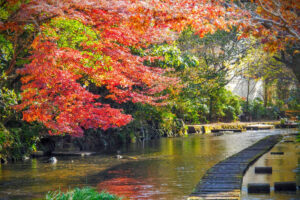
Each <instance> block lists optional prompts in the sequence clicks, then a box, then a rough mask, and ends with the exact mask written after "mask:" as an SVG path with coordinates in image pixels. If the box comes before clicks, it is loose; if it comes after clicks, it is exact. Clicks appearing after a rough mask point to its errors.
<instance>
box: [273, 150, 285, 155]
mask: <svg viewBox="0 0 300 200" xmlns="http://www.w3.org/2000/svg"><path fill="white" fill-rule="evenodd" d="M283 154H284V152H282V151H278V152H276V151H274V152H271V155H283Z"/></svg>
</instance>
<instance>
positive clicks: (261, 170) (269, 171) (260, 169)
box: [254, 167, 272, 174]
mask: <svg viewBox="0 0 300 200" xmlns="http://www.w3.org/2000/svg"><path fill="white" fill-rule="evenodd" d="M254 172H255V173H256V174H272V167H255V168H254Z"/></svg>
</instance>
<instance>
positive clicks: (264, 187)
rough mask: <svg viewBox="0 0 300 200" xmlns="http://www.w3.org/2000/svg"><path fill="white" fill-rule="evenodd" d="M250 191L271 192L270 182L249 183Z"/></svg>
mask: <svg viewBox="0 0 300 200" xmlns="http://www.w3.org/2000/svg"><path fill="white" fill-rule="evenodd" d="M248 193H270V184H269V183H249V184H248Z"/></svg>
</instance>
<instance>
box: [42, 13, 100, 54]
mask: <svg viewBox="0 0 300 200" xmlns="http://www.w3.org/2000/svg"><path fill="white" fill-rule="evenodd" d="M44 34H45V35H46V36H47V37H53V38H58V41H57V42H58V45H59V46H60V47H69V48H73V49H78V48H80V47H81V45H82V43H85V44H87V45H90V44H93V43H94V42H95V40H97V34H96V33H95V31H94V30H93V29H92V28H90V27H88V26H85V25H84V24H83V23H81V22H79V21H78V20H72V19H63V18H56V19H53V20H51V22H50V23H49V25H46V27H45V29H44Z"/></svg>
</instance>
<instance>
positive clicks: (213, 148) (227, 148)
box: [0, 130, 287, 199]
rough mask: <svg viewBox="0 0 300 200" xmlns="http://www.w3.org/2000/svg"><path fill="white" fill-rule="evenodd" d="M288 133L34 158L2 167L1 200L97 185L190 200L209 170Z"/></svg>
mask: <svg viewBox="0 0 300 200" xmlns="http://www.w3.org/2000/svg"><path fill="white" fill-rule="evenodd" d="M283 132H287V130H283V131H282V130H271V131H270V130H268V131H248V132H245V133H240V134H230V135H223V136H218V137H213V136H210V135H200V136H191V137H185V138H162V139H160V140H155V141H150V142H147V143H144V144H131V145H129V146H124V147H123V148H122V150H121V151H122V154H123V155H124V157H125V158H124V159H119V160H118V159H116V158H114V157H113V154H109V153H107V154H99V155H96V156H90V157H58V163H57V164H56V165H52V164H49V163H45V162H44V161H45V160H46V158H44V159H32V160H29V161H26V162H18V163H16V164H5V165H2V166H1V165H0V166H1V168H0V199H1V198H5V199H20V198H22V199H34V198H37V199H38V198H41V197H43V196H45V194H46V193H47V191H49V190H55V189H61V190H63V191H64V190H67V189H70V188H74V187H77V186H79V187H81V186H92V187H96V188H97V189H98V190H99V191H101V190H107V191H109V192H112V193H115V194H118V195H121V196H124V197H127V198H130V199H185V198H186V197H187V196H188V195H189V194H190V193H191V191H192V190H193V188H194V187H195V186H196V184H197V183H198V182H199V180H200V179H201V177H202V176H203V175H204V173H205V172H206V170H208V169H209V168H210V167H212V166H213V165H215V164H216V163H217V162H219V161H221V160H223V159H225V158H226V157H228V156H230V155H232V154H234V153H237V152H238V151H240V150H242V149H244V148H246V147H247V146H249V145H251V144H253V143H254V142H256V141H257V140H258V139H261V138H263V137H265V136H266V135H270V134H278V133H283Z"/></svg>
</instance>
